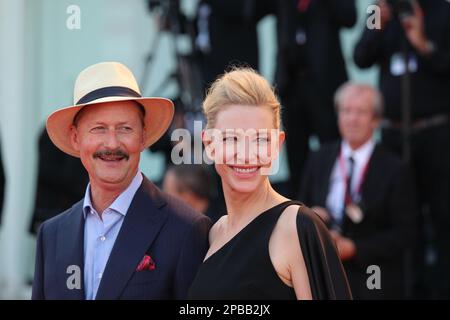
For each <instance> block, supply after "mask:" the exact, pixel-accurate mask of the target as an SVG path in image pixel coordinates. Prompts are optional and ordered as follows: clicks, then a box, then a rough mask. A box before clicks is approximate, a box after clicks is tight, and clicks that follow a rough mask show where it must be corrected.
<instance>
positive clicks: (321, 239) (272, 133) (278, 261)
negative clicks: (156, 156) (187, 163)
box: [189, 68, 351, 299]
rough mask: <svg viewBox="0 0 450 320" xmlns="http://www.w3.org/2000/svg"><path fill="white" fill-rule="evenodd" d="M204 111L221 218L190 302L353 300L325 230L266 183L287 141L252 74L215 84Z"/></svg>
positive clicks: (239, 73) (275, 106) (263, 86)
mask: <svg viewBox="0 0 450 320" xmlns="http://www.w3.org/2000/svg"><path fill="white" fill-rule="evenodd" d="M203 109H204V113H205V115H206V119H207V127H206V130H205V131H204V132H203V142H204V144H205V147H206V150H207V153H208V155H209V157H210V158H211V159H213V160H214V163H215V168H216V170H217V173H218V174H219V175H220V177H221V179H222V186H223V191H224V196H225V202H226V206H227V215H224V216H223V217H221V218H220V219H219V220H218V221H217V223H216V224H215V225H214V226H213V228H212V229H211V231H210V233H209V242H210V248H209V250H208V252H207V254H206V257H205V259H204V262H203V264H202V266H201V267H200V269H199V271H198V273H197V276H196V278H195V279H194V282H193V284H192V286H191V288H190V292H189V298H190V299H349V298H351V293H350V290H349V287H348V283H347V279H346V276H345V273H344V270H343V267H342V264H341V262H340V260H339V258H338V255H337V253H336V249H335V246H334V244H333V242H332V240H331V238H330V236H329V234H328V232H327V229H326V227H325V225H324V224H323V223H322V221H321V220H320V218H318V216H317V215H316V214H315V213H314V212H313V211H311V210H310V209H308V208H307V207H305V206H304V205H303V204H301V203H299V202H295V201H291V200H289V199H287V198H285V197H284V196H282V195H280V194H279V193H277V192H276V191H275V190H274V189H273V188H272V186H271V184H270V181H269V179H268V175H269V174H270V172H271V170H273V167H274V166H273V164H274V161H275V159H276V158H277V156H278V153H279V150H280V148H281V145H282V144H283V142H284V137H285V133H284V132H283V131H280V103H279V102H278V100H277V98H276V96H275V94H274V91H273V89H272V88H271V86H270V85H269V83H268V82H267V81H266V80H265V79H264V78H263V77H261V76H260V75H259V74H257V73H256V72H255V71H254V70H252V69H248V68H243V69H234V70H232V71H230V72H228V73H226V74H224V75H223V76H222V77H220V78H219V79H217V80H216V81H215V82H214V83H213V85H212V86H211V88H210V90H209V92H208V94H207V96H206V98H205V101H204V103H203Z"/></svg>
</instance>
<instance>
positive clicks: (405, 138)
mask: <svg viewBox="0 0 450 320" xmlns="http://www.w3.org/2000/svg"><path fill="white" fill-rule="evenodd" d="M402 55H403V61H404V65H405V72H404V74H403V76H402V93H401V94H402V100H401V101H402V106H401V107H402V147H403V148H402V151H403V160H404V161H405V163H407V164H409V163H410V161H411V73H410V70H409V45H408V40H407V38H406V37H405V38H404V40H403V53H402Z"/></svg>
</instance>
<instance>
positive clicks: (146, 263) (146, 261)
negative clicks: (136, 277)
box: [136, 254, 156, 271]
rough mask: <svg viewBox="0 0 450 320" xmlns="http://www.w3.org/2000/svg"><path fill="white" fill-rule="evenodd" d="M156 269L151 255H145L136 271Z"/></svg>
mask: <svg viewBox="0 0 450 320" xmlns="http://www.w3.org/2000/svg"><path fill="white" fill-rule="evenodd" d="M155 268H156V265H155V262H154V261H153V259H152V257H150V256H149V255H147V254H146V255H145V256H144V257H143V258H142V260H141V262H139V265H138V266H137V268H136V271H144V270H154V269H155Z"/></svg>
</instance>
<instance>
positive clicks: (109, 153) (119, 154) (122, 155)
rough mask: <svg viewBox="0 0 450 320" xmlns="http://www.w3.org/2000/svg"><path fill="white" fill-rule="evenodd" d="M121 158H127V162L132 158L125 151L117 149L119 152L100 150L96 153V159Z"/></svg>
mask: <svg viewBox="0 0 450 320" xmlns="http://www.w3.org/2000/svg"><path fill="white" fill-rule="evenodd" d="M103 156H105V157H111V156H113V157H120V158H125V159H126V160H128V159H129V158H130V156H129V155H128V153H126V152H125V151H123V150H122V149H117V150H99V151H97V152H95V153H94V159H96V158H99V157H103Z"/></svg>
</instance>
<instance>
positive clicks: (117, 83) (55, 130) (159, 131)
mask: <svg viewBox="0 0 450 320" xmlns="http://www.w3.org/2000/svg"><path fill="white" fill-rule="evenodd" d="M73 96H74V105H73V106H70V107H66V108H62V109H59V110H56V111H55V112H53V113H52V114H51V115H50V116H49V117H48V119H47V124H46V127H47V132H48V135H49V137H50V139H51V140H52V141H53V143H54V144H55V145H56V146H57V147H58V148H59V149H61V150H62V151H64V152H65V153H68V154H70V155H71V156H74V157H79V156H80V155H79V152H78V151H76V150H75V149H74V148H73V147H72V144H71V141H70V131H71V126H72V123H73V119H74V117H75V115H76V114H77V113H78V112H79V111H80V110H81V109H82V108H83V107H85V106H88V105H92V104H102V103H105V102H112V101H130V100H132V101H136V102H138V103H140V104H141V105H142V106H143V107H144V110H145V118H144V124H145V127H146V136H145V138H144V140H145V147H149V146H150V145H152V144H153V143H154V142H156V141H157V140H158V139H159V138H160V137H161V136H162V135H163V134H164V132H166V130H167V128H168V127H169V126H170V123H171V121H172V117H173V113H174V106H173V102H172V101H170V100H169V99H165V98H153V97H152V98H146V97H142V96H141V93H140V90H139V87H138V84H137V82H136V79H135V78H134V76H133V74H132V73H131V71H130V70H129V69H128V68H127V67H126V66H124V65H123V64H121V63H118V62H101V63H97V64H94V65H92V66H90V67H88V68H86V69H84V70H83V71H81V73H80V74H79V75H78V78H77V80H76V81H75V86H74V94H73Z"/></svg>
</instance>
